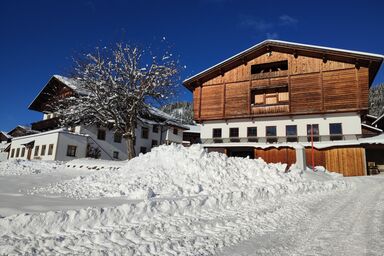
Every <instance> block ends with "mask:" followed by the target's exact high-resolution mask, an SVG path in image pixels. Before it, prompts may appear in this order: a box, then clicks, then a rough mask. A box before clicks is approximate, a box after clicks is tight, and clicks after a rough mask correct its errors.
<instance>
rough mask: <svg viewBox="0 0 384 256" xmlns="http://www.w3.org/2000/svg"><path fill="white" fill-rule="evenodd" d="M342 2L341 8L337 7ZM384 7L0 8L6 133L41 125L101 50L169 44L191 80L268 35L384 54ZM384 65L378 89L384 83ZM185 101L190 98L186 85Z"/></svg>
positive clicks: (215, 3) (49, 4) (105, 4)
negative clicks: (85, 58)
mask: <svg viewBox="0 0 384 256" xmlns="http://www.w3.org/2000/svg"><path fill="white" fill-rule="evenodd" d="M339 2H340V3H339ZM383 7H384V2H383V1H369V0H366V1H345V2H344V1H321V3H320V2H316V1H277V0H275V1H255V0H254V1H240V0H237V1H236V0H196V1H191V0H185V1H182V0H179V1H160V0H157V1H123V0H114V1H101V0H85V1H81V0H77V1H71V0H66V1H53V0H50V1H38V0H36V1H17V0H13V1H1V2H0V70H1V71H0V74H1V75H0V88H1V91H0V92H1V94H0V95H1V99H0V130H5V131H8V130H10V129H12V128H13V127H15V126H16V125H17V124H29V123H31V122H33V121H37V120H39V119H41V114H40V113H37V112H34V111H30V110H28V109H27V107H28V105H29V103H30V102H31V101H32V100H33V99H34V97H35V96H36V95H37V93H38V92H39V91H40V90H41V88H42V87H43V86H44V85H45V83H46V82H47V81H48V80H49V78H50V77H51V76H52V75H53V74H66V73H67V72H68V71H69V70H70V67H71V63H72V62H71V57H72V56H75V55H76V54H78V53H79V52H84V51H85V52H86V51H89V50H90V49H92V48H94V47H95V46H104V45H110V44H111V43H114V42H117V41H129V42H133V43H137V44H141V45H148V44H152V45H153V44H155V43H156V42H159V41H160V40H161V39H162V38H163V37H166V39H167V41H168V42H169V44H171V45H172V47H173V49H174V52H175V53H177V54H178V55H180V61H181V63H182V64H183V65H186V66H187V68H186V70H185V71H184V72H183V74H182V78H186V77H188V76H190V75H193V74H195V73H197V72H199V71H201V70H203V69H205V68H207V67H209V66H211V65H213V64H216V63H217V62H219V61H221V60H223V59H225V58H227V57H229V56H232V55H233V54H236V53H238V52H239V51H242V50H244V49H246V48H248V47H250V46H252V45H254V44H256V43H258V42H260V41H262V40H265V39H267V38H273V39H280V40H287V41H293V42H300V43H308V44H317V45H323V46H329V47H337V48H345V49H350V50H360V51H368V52H373V53H380V54H384V34H383V31H384V29H383V25H384V23H383V18H382V13H383ZM383 69H384V68H382V69H381V71H380V72H379V74H378V76H377V77H376V79H375V81H374V84H377V83H380V82H384V71H383ZM180 95H181V96H180V98H181V99H183V100H191V94H190V93H189V92H188V91H187V90H185V89H183V88H180Z"/></svg>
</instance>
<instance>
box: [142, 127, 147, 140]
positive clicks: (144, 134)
mask: <svg viewBox="0 0 384 256" xmlns="http://www.w3.org/2000/svg"><path fill="white" fill-rule="evenodd" d="M141 138H142V139H148V138H149V129H148V127H144V126H142V127H141Z"/></svg>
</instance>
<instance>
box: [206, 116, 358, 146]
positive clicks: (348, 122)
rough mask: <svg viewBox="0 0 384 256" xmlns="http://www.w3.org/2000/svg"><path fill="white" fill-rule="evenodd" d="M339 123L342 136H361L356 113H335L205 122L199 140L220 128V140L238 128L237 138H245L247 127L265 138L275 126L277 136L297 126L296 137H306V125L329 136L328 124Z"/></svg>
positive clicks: (207, 137)
mask: <svg viewBox="0 0 384 256" xmlns="http://www.w3.org/2000/svg"><path fill="white" fill-rule="evenodd" d="M330 123H341V124H342V130H343V134H346V135H347V134H348V135H351V134H361V119H360V115H359V114H357V113H337V114H324V115H298V116H292V117H289V116H280V117H264V118H254V119H253V120H251V119H243V120H235V119H232V120H227V122H225V121H224V120H220V121H205V122H204V123H202V125H201V139H202V140H204V139H210V138H212V129H214V128H221V129H222V138H229V128H231V127H238V128H239V137H240V138H242V137H243V138H245V137H247V127H255V126H256V127H257V136H258V137H265V136H266V126H276V130H277V131H276V132H277V136H278V137H279V136H281V137H284V136H286V125H297V135H298V136H307V124H319V133H320V136H321V135H325V136H327V135H329V124H330Z"/></svg>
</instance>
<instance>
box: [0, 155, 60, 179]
mask: <svg viewBox="0 0 384 256" xmlns="http://www.w3.org/2000/svg"><path fill="white" fill-rule="evenodd" d="M60 167H64V165H63V163H62V162H54V161H41V160H31V161H27V160H21V159H12V160H7V161H3V162H0V176H10V175H31V174H40V173H50V172H55V171H57V169H58V168H60Z"/></svg>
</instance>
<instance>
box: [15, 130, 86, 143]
mask: <svg viewBox="0 0 384 256" xmlns="http://www.w3.org/2000/svg"><path fill="white" fill-rule="evenodd" d="M53 133H68V134H73V135H77V136H85V137H88V136H89V135H87V134H79V133H73V132H70V131H68V130H67V129H66V128H59V129H55V130H50V131H46V132H39V133H36V134H29V135H25V136H20V137H15V138H13V139H12V141H16V140H22V139H25V138H34V137H38V136H44V135H47V134H53Z"/></svg>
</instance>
